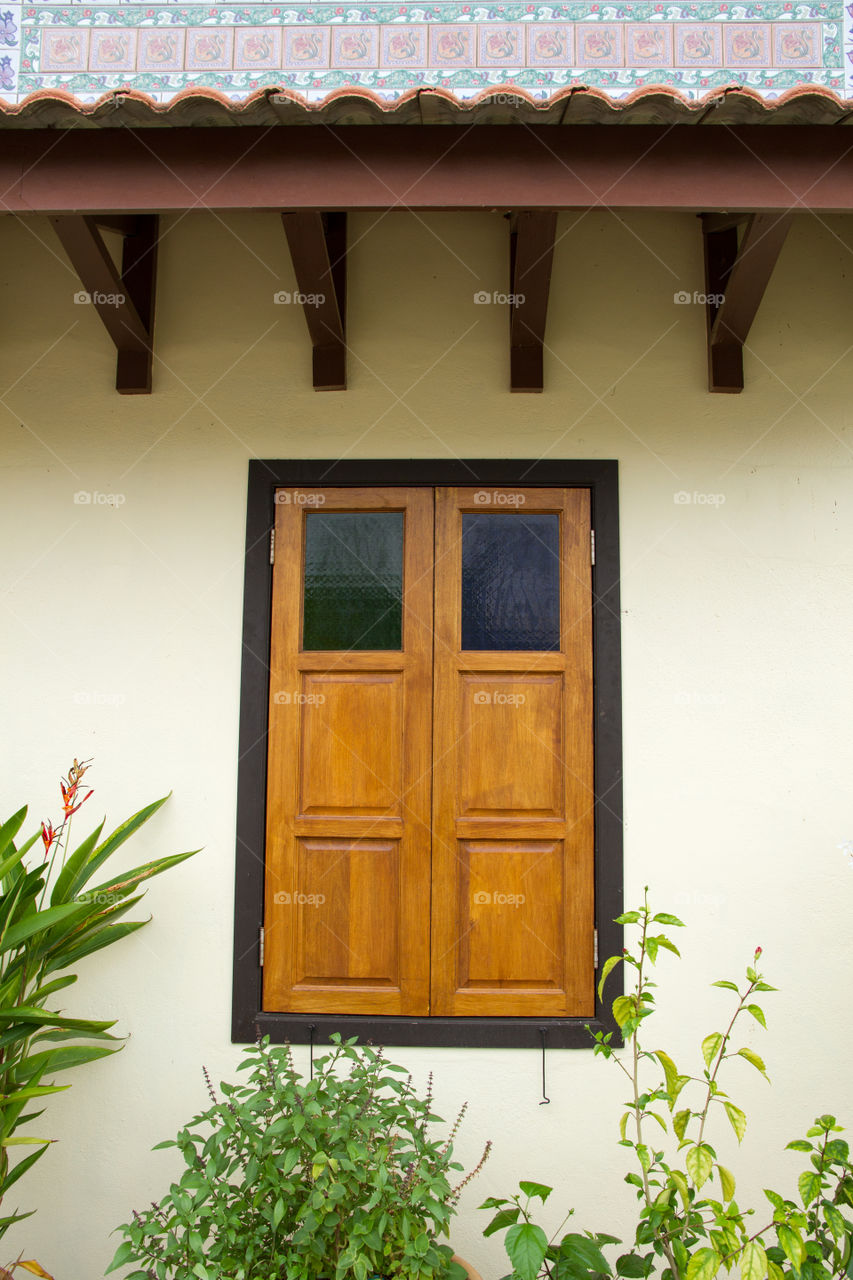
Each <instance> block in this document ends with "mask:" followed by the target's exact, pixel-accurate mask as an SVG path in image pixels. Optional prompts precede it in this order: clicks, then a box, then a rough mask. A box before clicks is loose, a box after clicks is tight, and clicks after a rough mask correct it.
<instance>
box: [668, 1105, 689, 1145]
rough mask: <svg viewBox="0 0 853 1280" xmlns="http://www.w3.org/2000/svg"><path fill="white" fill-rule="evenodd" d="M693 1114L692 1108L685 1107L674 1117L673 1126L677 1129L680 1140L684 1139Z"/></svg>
mask: <svg viewBox="0 0 853 1280" xmlns="http://www.w3.org/2000/svg"><path fill="white" fill-rule="evenodd" d="M692 1114H693V1113H692V1112H691V1111H690V1109H689V1108H687V1107H685V1109H684V1110H683V1111H676V1113H675V1115H674V1116H673V1117H672V1127H673V1129H674V1130H675V1132H676V1134H677V1136H678V1138H679V1141H682V1142H683V1141H684V1134H685V1131H686V1129H687V1125H688V1122H689V1120H690V1117H691V1115H692Z"/></svg>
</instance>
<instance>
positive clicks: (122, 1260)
mask: <svg viewBox="0 0 853 1280" xmlns="http://www.w3.org/2000/svg"><path fill="white" fill-rule="evenodd" d="M133 1256H134V1255H133V1245H132V1244H131V1243H130V1241H129V1240H124V1241H122V1243H121V1244H120V1245H119V1247H118V1248H117V1249H116V1251H115V1257H114V1258H113V1260H112V1262H111V1263H110V1265H109V1266H108V1267H107V1269H106V1271H105V1272H104V1274H105V1275H109V1274H110V1272H111V1271H117V1270H118V1268H119V1267H124V1266H127V1264H128V1262H132V1261H133Z"/></svg>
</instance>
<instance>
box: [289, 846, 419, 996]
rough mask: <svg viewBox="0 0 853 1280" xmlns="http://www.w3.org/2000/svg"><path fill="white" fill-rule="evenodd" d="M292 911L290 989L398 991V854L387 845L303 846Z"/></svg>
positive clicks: (291, 906) (290, 905)
mask: <svg viewBox="0 0 853 1280" xmlns="http://www.w3.org/2000/svg"><path fill="white" fill-rule="evenodd" d="M297 867H298V871H297V884H298V886H299V889H298V892H297V891H296V890H294V892H293V893H292V894H291V893H288V892H286V891H285V893H284V895H281V894H280V895H275V896H274V901H275V897H276V896H279V897H282V896H283V897H284V899H286V901H285V903H284V905H283V907H282V909H285V910H286V909H290V910H293V911H294V912H295V922H296V930H295V939H296V958H295V966H294V971H295V982H294V987H295V989H296V990H300V989H302V990H305V989H306V988H309V987H310V988H316V987H322V988H325V989H328V988H329V987H365V986H369V987H394V988H398V987H399V975H400V955H399V931H398V928H397V916H398V914H399V901H400V847H399V842H398V841H391V840H358V841H349V840H302V841H300V842H299V846H298V860H297Z"/></svg>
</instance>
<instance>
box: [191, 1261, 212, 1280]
mask: <svg viewBox="0 0 853 1280" xmlns="http://www.w3.org/2000/svg"><path fill="white" fill-rule="evenodd" d="M192 1274H193V1275H194V1276H198V1280H209V1277H208V1274H207V1267H206V1266H205V1265H204V1263H203V1262H197V1263H196V1264H195V1266H194V1267H193V1269H192Z"/></svg>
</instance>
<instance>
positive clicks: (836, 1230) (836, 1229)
mask: <svg viewBox="0 0 853 1280" xmlns="http://www.w3.org/2000/svg"><path fill="white" fill-rule="evenodd" d="M823 1216H824V1218H825V1219H826V1225H827V1226H828V1227H829V1229H830V1231H831V1232H832V1234H833V1235H834V1236H835V1239H836V1240H843V1239H844V1236H845V1234H846V1232H847V1224H846V1222H845V1221H844V1218H843V1216H842V1215H841V1214H840V1213H839V1212H838V1210H837V1209H836V1207H835V1205H833V1204H829V1203H828V1202H825V1203H824V1205H823Z"/></svg>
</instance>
